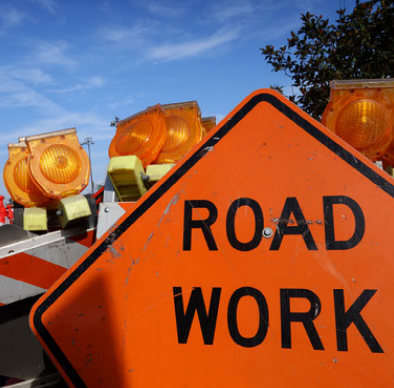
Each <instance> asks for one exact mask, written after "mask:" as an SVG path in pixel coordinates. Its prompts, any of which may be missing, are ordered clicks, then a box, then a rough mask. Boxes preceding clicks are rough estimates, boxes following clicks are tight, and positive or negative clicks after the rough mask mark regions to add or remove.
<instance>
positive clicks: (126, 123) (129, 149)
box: [108, 104, 167, 167]
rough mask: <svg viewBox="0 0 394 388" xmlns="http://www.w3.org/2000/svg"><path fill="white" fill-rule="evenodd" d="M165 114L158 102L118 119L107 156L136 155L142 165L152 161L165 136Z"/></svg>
mask: <svg viewBox="0 0 394 388" xmlns="http://www.w3.org/2000/svg"><path fill="white" fill-rule="evenodd" d="M165 119H166V114H165V111H164V109H163V108H162V107H161V106H160V105H159V104H158V105H155V106H152V107H149V108H147V109H146V110H144V111H142V112H140V113H137V114H135V115H133V116H130V117H128V118H127V119H125V120H122V121H119V122H118V125H117V127H116V134H115V136H114V138H113V139H112V142H111V144H110V146H109V150H108V154H109V157H110V158H112V157H115V156H128V155H135V156H137V157H138V158H139V159H140V160H141V162H142V164H143V166H144V167H146V166H147V165H148V164H150V163H152V162H153V161H154V160H155V158H156V157H157V155H158V153H159V151H160V149H161V148H162V146H163V144H164V142H165V141H166V138H167V131H166V122H165Z"/></svg>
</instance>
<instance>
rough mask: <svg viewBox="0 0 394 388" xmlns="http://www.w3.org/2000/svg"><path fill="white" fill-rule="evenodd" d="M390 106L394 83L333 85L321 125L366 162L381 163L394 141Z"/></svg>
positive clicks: (360, 82)
mask: <svg viewBox="0 0 394 388" xmlns="http://www.w3.org/2000/svg"><path fill="white" fill-rule="evenodd" d="M393 104H394V82H393V81H390V80H369V81H368V80H365V81H364V82H363V81H334V82H332V83H331V96H330V102H329V104H328V105H327V108H326V109H325V111H324V113H323V116H322V124H323V125H326V126H327V128H329V129H331V130H332V131H333V132H334V133H336V134H337V135H338V136H339V137H341V138H342V139H344V140H345V141H346V142H348V143H349V144H350V145H351V146H353V147H354V148H356V149H357V150H359V151H360V152H362V153H363V154H364V155H365V156H367V157H368V158H369V159H371V160H381V159H382V158H383V157H384V156H386V155H385V154H386V150H387V148H388V147H389V145H390V143H391V142H392V141H393V139H394V126H393V122H394V105H393ZM390 155H391V153H390ZM387 159H390V161H391V160H394V154H393V155H392V156H389V155H387Z"/></svg>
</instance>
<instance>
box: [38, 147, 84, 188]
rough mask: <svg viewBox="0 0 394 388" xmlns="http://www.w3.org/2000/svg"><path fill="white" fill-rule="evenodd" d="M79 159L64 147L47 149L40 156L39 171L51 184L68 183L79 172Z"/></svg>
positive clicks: (74, 153)
mask: <svg viewBox="0 0 394 388" xmlns="http://www.w3.org/2000/svg"><path fill="white" fill-rule="evenodd" d="M81 164H82V163H81V158H80V157H79V156H78V154H77V153H76V152H75V151H74V150H73V149H72V148H70V147H68V146H66V145H53V146H50V147H48V148H47V149H46V150H45V151H44V152H43V153H42V155H41V158H40V169H41V172H42V173H43V175H44V176H45V177H46V178H47V179H49V180H50V181H51V182H53V183H70V182H72V181H73V180H75V179H76V178H77V177H78V175H79V173H80V172H81Z"/></svg>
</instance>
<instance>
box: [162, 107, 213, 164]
mask: <svg viewBox="0 0 394 388" xmlns="http://www.w3.org/2000/svg"><path fill="white" fill-rule="evenodd" d="M163 108H164V109H165V111H166V115H167V117H166V127H167V135H168V137H167V140H166V141H165V143H164V145H163V148H162V149H161V151H160V153H159V155H158V157H157V159H156V160H155V163H158V164H160V163H175V162H177V161H178V160H179V159H181V158H182V157H183V156H184V155H185V154H186V153H187V152H188V151H190V150H191V149H192V148H193V147H194V146H195V145H196V144H197V143H198V142H199V141H200V140H201V139H202V138H203V137H204V136H205V135H206V131H205V129H204V127H203V125H202V122H201V113H200V108H199V107H198V104H197V102H195V101H192V102H185V103H179V104H168V105H163Z"/></svg>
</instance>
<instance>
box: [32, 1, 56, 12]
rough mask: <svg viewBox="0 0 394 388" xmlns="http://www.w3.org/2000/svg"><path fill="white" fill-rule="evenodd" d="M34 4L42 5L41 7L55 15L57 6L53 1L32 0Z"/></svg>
mask: <svg viewBox="0 0 394 388" xmlns="http://www.w3.org/2000/svg"><path fill="white" fill-rule="evenodd" d="M32 1H33V2H34V3H37V4H39V5H41V7H43V8H45V9H46V10H47V11H48V12H50V13H52V14H55V13H56V8H57V4H56V2H55V1H53V0H32Z"/></svg>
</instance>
